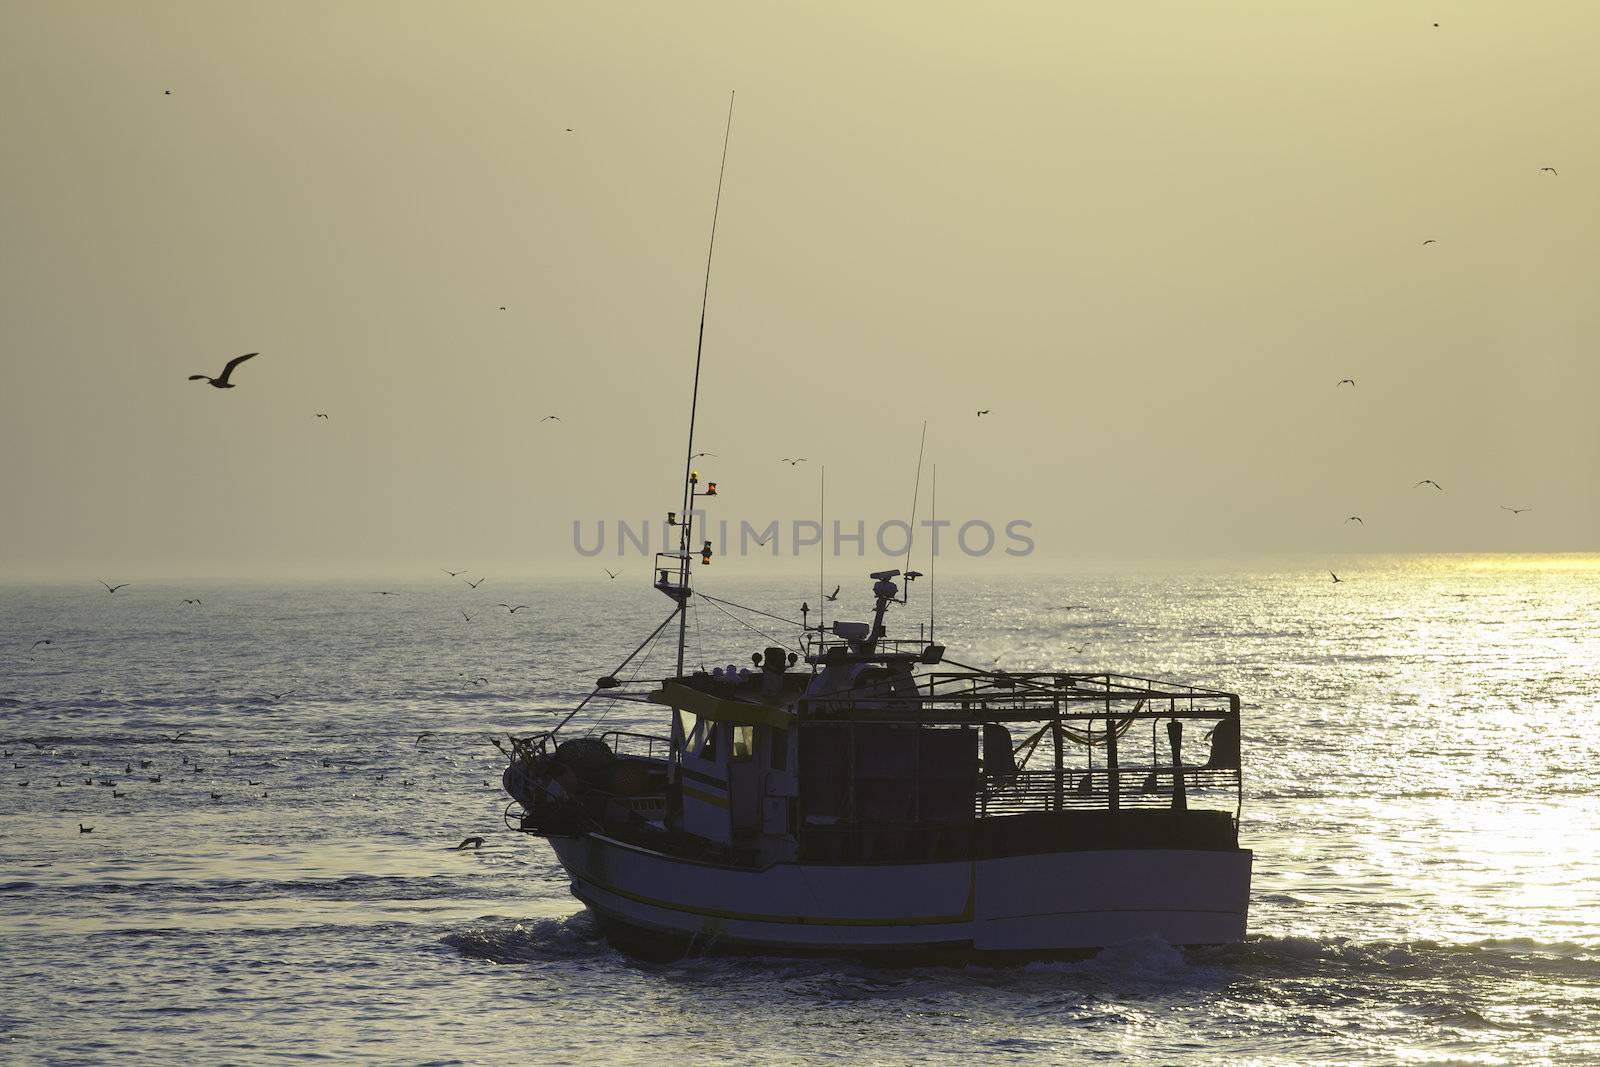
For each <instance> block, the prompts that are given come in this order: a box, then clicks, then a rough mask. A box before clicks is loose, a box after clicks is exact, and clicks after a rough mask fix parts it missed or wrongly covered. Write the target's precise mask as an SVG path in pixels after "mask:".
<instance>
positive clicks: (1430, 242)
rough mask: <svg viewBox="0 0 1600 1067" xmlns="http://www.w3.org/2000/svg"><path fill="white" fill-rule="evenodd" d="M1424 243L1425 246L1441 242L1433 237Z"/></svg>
mask: <svg viewBox="0 0 1600 1067" xmlns="http://www.w3.org/2000/svg"><path fill="white" fill-rule="evenodd" d="M1422 243H1423V244H1425V245H1436V244H1438V243H1439V242H1438V241H1436V240H1435V239H1433V238H1432V237H1430V238H1428V239H1427V240H1426V241H1424V242H1422Z"/></svg>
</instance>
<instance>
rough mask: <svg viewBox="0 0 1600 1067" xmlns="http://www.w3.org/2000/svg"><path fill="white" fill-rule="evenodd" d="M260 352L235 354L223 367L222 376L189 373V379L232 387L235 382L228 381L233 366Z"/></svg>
mask: <svg viewBox="0 0 1600 1067" xmlns="http://www.w3.org/2000/svg"><path fill="white" fill-rule="evenodd" d="M260 354H261V353H260V352H246V353H245V354H244V355H242V356H235V357H234V358H232V359H230V360H228V363H227V365H226V366H224V367H223V368H222V376H221V377H219V378H213V377H211V376H209V375H206V374H191V375H189V380H190V381H191V382H200V381H205V382H210V383H211V385H212V386H213V387H214V388H217V389H232V388H233V383H232V382H230V381H228V378H229V377H230V376H231V375H232V374H233V368H235V367H237V366H238V365H239V364H241V363H243V362H244V361H245V360H247V359H249V358H251V357H252V356H259V355H260Z"/></svg>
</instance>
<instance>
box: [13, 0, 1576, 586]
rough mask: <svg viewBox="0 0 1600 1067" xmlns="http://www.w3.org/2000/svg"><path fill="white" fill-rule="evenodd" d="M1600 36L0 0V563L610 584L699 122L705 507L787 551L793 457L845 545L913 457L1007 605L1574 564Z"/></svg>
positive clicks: (1556, 17) (950, 17) (1319, 25)
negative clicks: (1173, 578) (1015, 531)
mask: <svg viewBox="0 0 1600 1067" xmlns="http://www.w3.org/2000/svg"><path fill="white" fill-rule="evenodd" d="M1435 21H1437V22H1439V23H1440V25H1439V26H1437V27H1435V26H1434V25H1433V23H1434V22H1435ZM1596 40H1600V5H1594V4H1585V3H1573V2H1570V0H1569V2H1562V3H1530V2H1522V3H1515V4H1511V3H1505V2H1503V0H1481V2H1464V0H1451V2H1450V3H1448V4H1443V3H1431V4H1424V3H1410V2H1394V0H1383V2H1357V3H1352V2H1348V0H1341V2H1327V3H1312V2H1307V3H1292V4H1291V3H1263V2H1259V0H1257V2H1248V3H1247V2H1243V0H1238V2H1231V3H1221V2H1219V3H1209V4H1198V3H1194V2H1192V0H1183V2H1171V3H1154V2H1146V3H1141V4H1136V5H1135V4H1116V3H1096V4H1061V3H1039V4H1010V5H1004V4H1000V5H996V4H981V5H975V4H931V3H923V2H917V3H910V2H906V3H899V4H888V3H877V4H861V3H850V4H838V5H825V4H805V5H777V4H757V3H740V4H732V3H729V4H684V3H638V4H609V5H598V4H574V3H560V4H554V3H552V4H540V3H511V2H506V3H450V4H445V3H431V4H420V3H397V2H383V3H376V2H374V3H325V2H320V0H319V2H316V3H274V4H243V3H216V2H196V3H173V2H164V3H125V2H117V3H87V2H75V3H58V2H46V0H41V2H33V3H29V2H18V0H4V2H3V3H0V94H3V98H4V100H5V101H6V103H5V105H4V107H3V108H0V137H3V142H4V143H3V156H0V159H3V162H0V174H3V177H4V196H3V197H0V242H3V246H4V254H3V256H0V361H3V362H0V449H3V452H4V456H5V462H4V465H3V467H0V490H3V494H4V495H3V500H4V518H3V521H0V573H3V574H4V575H6V576H10V577H43V576H87V577H89V578H92V577H96V576H104V577H107V578H110V579H113V580H125V579H128V578H136V577H141V576H145V575H186V574H193V575H202V574H204V575H238V576H253V575H268V574H283V575H290V574H305V575H313V574H324V573H330V572H336V571H395V570H403V569H406V568H411V567H417V568H427V567H433V566H436V565H449V566H451V567H472V568H475V569H477V570H479V571H484V570H488V569H491V568H496V567H501V568H505V567H515V568H517V569H519V570H525V571H545V570H563V569H571V568H574V567H577V568H593V567H594V566H596V565H597V563H598V562H599V561H589V560H584V559H582V558H581V557H579V556H577V555H576V553H575V552H574V551H573V548H572V525H573V521H574V520H575V519H578V520H582V521H583V522H585V523H586V524H588V525H589V528H590V529H592V528H593V525H594V523H596V522H598V521H599V520H601V519H604V520H606V521H607V523H608V524H609V523H611V522H613V521H614V520H615V519H617V518H629V519H633V520H635V521H637V520H640V519H644V518H659V517H660V516H661V515H662V514H663V513H664V512H665V511H666V510H668V509H669V508H675V507H676V506H677V492H678V480H679V478H680V477H681V469H682V457H683V444H684V442H683V431H684V422H685V416H686V411H687V402H688V396H689V384H690V383H689V373H690V370H691V368H692V363H693V357H694V340H695V327H696V323H697V319H698V315H699V300H700V284H701V280H702V271H703V270H704V255H705V243H706V236H707V227H708V224H709V216H710V210H711V202H712V195H713V191H714V184H715V179H716V168H717V156H718V152H719V149H720V141H721V136H722V124H723V119H724V115H725V110H726V105H727V93H728V91H729V90H730V89H737V90H738V103H737V109H736V113H735V119H734V128H733V145H732V150H731V154H730V158H729V162H728V174H727V186H726V189H725V192H724V195H723V201H722V216H721V223H720V229H719V232H718V246H717V258H716V263H715V267H714V273H713V282H712V293H711V313H710V319H709V324H708V327H707V331H706V362H705V371H704V383H703V390H702V396H701V412H702V418H701V424H700V425H701V428H700V437H699V441H700V447H703V448H705V449H708V450H711V451H714V452H718V453H719V454H720V455H719V457H718V458H717V459H716V460H707V461H706V462H705V464H704V470H705V471H706V474H707V476H708V477H711V478H716V479H717V480H718V481H719V483H720V484H721V489H722V495H721V496H720V497H719V501H718V505H717V506H718V511H717V514H718V515H719V516H722V517H728V518H732V519H734V520H737V519H738V518H741V517H744V518H750V519H754V520H758V525H764V524H765V523H766V522H767V521H768V520H769V519H772V518H778V519H783V520H788V519H792V518H804V517H811V516H813V515H814V514H815V511H816V503H817V488H818V486H817V480H818V479H817V474H818V471H817V468H818V467H819V466H820V465H821V464H822V463H826V464H827V467H828V487H829V512H830V513H831V516H832V517H846V518H848V519H849V520H852V521H853V520H854V519H855V518H857V517H860V518H863V519H864V520H866V521H867V523H868V525H869V528H870V527H871V526H872V525H874V524H876V523H877V522H878V521H879V520H881V519H884V518H890V517H895V516H903V515H904V513H905V512H906V510H907V509H908V507H909V504H910V496H911V490H912V475H913V472H914V467H915V462H916V451H917V439H918V435H919V433H920V430H921V425H922V422H923V420H927V422H928V459H929V461H930V462H937V463H938V465H939V510H940V513H941V515H942V516H943V517H949V518H953V519H956V520H958V521H960V520H964V519H967V518H972V517H979V518H983V519H985V520H987V521H990V522H992V523H993V524H994V525H996V526H1002V525H1003V524H1004V523H1005V522H1007V521H1009V520H1012V519H1025V520H1028V521H1030V522H1032V524H1033V527H1032V531H1031V536H1032V537H1033V539H1034V541H1035V543H1036V545H1037V551H1036V556H1035V557H1034V559H1033V562H1034V563H1035V564H1049V563H1051V562H1066V561H1070V560H1073V559H1076V558H1082V557H1092V556H1097V555H1099V556H1104V555H1112V554H1130V553H1131V554H1143V553H1148V554H1153V555H1161V556H1169V557H1170V556H1185V555H1195V556H1201V555H1215V554H1219V553H1226V554H1250V553H1325V554H1327V555H1328V556H1329V558H1330V559H1337V558H1344V557H1345V556H1347V555H1348V554H1350V553H1353V552H1356V551H1361V550H1374V551H1447V550H1478V551H1541V550H1594V549H1600V494H1597V493H1596V491H1595V490H1596V476H1597V475H1600V429H1597V426H1600V415H1597V402H1600V369H1597V367H1600V360H1597V354H1600V344H1597V342H1600V302H1597V301H1596V299H1595V293H1596V290H1597V283H1600V269H1597V268H1600V211H1597V208H1596V204H1597V192H1600V182H1597V180H1596V179H1597V176H1600V144H1597V139H1596V137H1595V121H1596V115H1597V105H1600V64H1597V63H1596V62H1595V53H1594V43H1595V41H1596ZM168 89H170V90H171V95H170V96H169V95H165V92H164V91H165V90H168ZM569 127H570V128H571V132H570V133H569V132H567V129H568V128H569ZM1546 166H1550V167H1555V168H1556V169H1557V171H1558V172H1559V173H1558V174H1556V175H1551V174H1549V173H1545V172H1541V170H1540V168H1541V167H1546ZM1429 239H1432V240H1436V241H1437V243H1436V244H1431V245H1426V246H1424V245H1423V244H1422V242H1423V241H1424V240H1429ZM500 305H505V306H506V307H507V309H508V310H506V311H500V310H498V308H499V306H500ZM255 350H259V351H260V352H261V353H262V354H261V355H260V356H259V357H258V358H257V359H255V360H254V361H252V362H250V363H248V364H246V365H244V366H243V367H242V368H240V371H239V373H238V376H237V379H236V381H237V383H238V386H239V387H238V388H237V389H234V390H231V391H218V390H214V389H211V388H209V387H208V386H206V385H205V384H204V383H198V382H188V381H186V380H185V377H186V376H187V375H189V374H191V373H198V372H205V373H208V374H215V373H216V372H217V370H218V368H220V367H221V365H222V363H223V362H225V361H226V360H227V359H228V358H230V357H232V356H234V355H238V354H240V353H243V352H247V351H255ZM1345 377H1350V378H1354V379H1356V381H1357V382H1358V386H1357V388H1356V389H1353V390H1352V389H1349V388H1348V387H1347V388H1344V389H1336V388H1335V382H1336V381H1338V380H1339V379H1341V378H1345ZM978 408H988V409H991V410H992V412H993V414H991V415H989V416H985V417H984V418H983V419H982V420H981V421H980V420H979V419H977V418H976V417H975V415H974V411H975V410H976V409H978ZM316 412H327V413H328V414H329V415H330V416H331V418H330V419H329V420H328V421H326V422H323V421H321V420H316V419H314V418H313V415H314V413H316ZM549 413H556V414H559V415H560V416H561V417H562V420H563V421H562V422H560V423H555V422H547V423H540V422H539V419H540V417H541V416H543V415H546V414H549ZM786 456H788V457H793V456H805V457H808V459H809V462H808V463H806V464H802V465H799V466H797V467H791V466H789V465H787V464H783V463H780V462H779V460H780V458H781V457H786ZM1422 478H1432V479H1435V480H1437V481H1438V482H1439V483H1440V484H1441V485H1443V486H1444V487H1445V490H1446V491H1445V492H1444V493H1437V492H1434V491H1432V490H1430V489H1426V488H1423V489H1413V488H1412V486H1413V483H1415V482H1416V481H1417V480H1419V479H1422ZM927 490H928V486H927V483H926V481H925V482H924V486H923V499H924V501H926V499H927ZM1501 504H1508V505H1516V506H1519V507H1520V506H1530V507H1532V508H1533V509H1534V510H1532V511H1531V512H1528V513H1526V514H1523V515H1518V516H1515V517H1513V516H1512V515H1510V514H1509V513H1507V512H1505V511H1502V510H1500V509H1499V505H1501ZM1352 514H1357V515H1361V516H1363V517H1364V518H1365V525H1364V526H1356V525H1354V524H1348V525H1347V524H1345V523H1344V519H1345V517H1346V516H1347V515H1352ZM608 548H609V546H608ZM785 553H786V554H787V547H785ZM608 554H609V553H608ZM613 558H614V557H613ZM879 558H880V557H878V556H877V555H876V553H870V554H869V562H870V563H872V564H873V565H877V562H878V560H879ZM729 563H730V565H732V564H731V561H729ZM1014 564H1015V561H1013V560H1009V559H1004V558H1002V559H1000V560H998V561H996V562H995V566H1011V565H1014ZM611 565H612V566H613V568H615V564H614V563H612V564H611ZM738 566H739V567H742V568H744V567H748V568H751V569H754V567H755V566H756V565H753V564H739V565H738ZM641 569H642V568H641Z"/></svg>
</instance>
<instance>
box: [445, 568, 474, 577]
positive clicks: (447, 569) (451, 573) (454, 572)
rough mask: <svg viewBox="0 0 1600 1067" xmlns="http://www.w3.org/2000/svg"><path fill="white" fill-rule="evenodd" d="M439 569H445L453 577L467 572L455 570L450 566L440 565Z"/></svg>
mask: <svg viewBox="0 0 1600 1067" xmlns="http://www.w3.org/2000/svg"><path fill="white" fill-rule="evenodd" d="M439 569H440V570H442V571H444V572H445V573H446V574H448V575H449V576H450V577H452V578H459V577H461V576H462V575H463V574H465V573H467V572H466V571H453V570H451V569H450V568H448V567H440V568H439Z"/></svg>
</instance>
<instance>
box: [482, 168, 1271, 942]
mask: <svg viewBox="0 0 1600 1067" xmlns="http://www.w3.org/2000/svg"><path fill="white" fill-rule="evenodd" d="M724 161H726V140H725V141H724ZM720 199H721V178H720V176H719V179H718V202H719V203H720ZM715 234H716V227H715V211H714V212H713V224H712V248H713V249H714V248H715ZM709 280H710V258H709V253H708V260H707V291H708V292H709ZM704 322H705V298H704V297H702V307H701V341H700V344H699V345H698V346H697V351H696V356H695V390H694V397H695V399H694V400H693V401H691V407H690V411H691V414H690V420H689V446H688V450H687V452H688V456H689V458H688V460H687V461H686V463H685V467H684V480H683V487H682V497H681V500H680V503H679V508H680V510H678V511H675V512H670V513H668V515H667V523H668V525H669V528H675V529H676V530H677V534H678V536H677V545H676V549H675V550H674V551H669V552H663V553H659V554H657V556H656V558H655V566H654V568H653V571H652V584H653V585H654V587H655V589H656V590H657V591H659V592H660V593H662V594H664V595H665V596H666V597H667V598H668V599H669V600H670V601H671V602H672V608H671V612H670V614H668V616H667V617H666V619H665V620H663V621H662V623H661V625H660V626H658V627H657V628H656V630H655V631H654V632H653V633H652V634H650V635H649V637H648V638H646V640H645V641H644V642H643V643H641V645H640V646H639V648H636V649H635V650H634V653H633V654H632V655H630V656H629V657H628V658H627V659H625V660H624V661H623V663H622V664H620V665H619V666H618V668H617V669H616V670H613V671H612V672H611V673H609V674H607V675H604V676H602V677H601V678H599V679H598V681H597V683H596V684H595V686H594V688H593V691H592V692H591V693H590V694H589V696H588V697H586V698H585V699H584V700H583V701H582V702H581V703H579V704H578V705H577V707H575V708H574V709H572V711H571V712H570V713H568V714H567V715H566V717H565V718H563V719H562V720H561V722H560V723H559V724H557V725H556V726H555V727H554V728H553V729H550V730H546V731H543V732H540V733H537V734H533V735H529V736H508V737H506V738H504V739H499V740H496V744H497V745H498V746H499V747H500V749H501V751H502V752H503V753H504V754H505V755H506V756H507V758H508V764H507V767H506V769H505V773H504V775H503V784H504V787H505V790H506V792H507V793H508V794H509V795H510V797H511V802H510V804H509V806H508V808H507V819H508V825H510V826H511V827H512V828H514V829H516V830H520V831H522V832H524V833H528V834H533V835H537V836H540V837H543V838H545V839H546V840H547V841H548V842H549V844H550V846H551V848H552V849H553V850H554V852H555V856H556V858H557V860H558V861H559V862H560V864H561V866H562V867H563V868H565V870H566V872H567V874H568V876H569V877H570V879H571V888H572V894H573V896H575V897H576V898H577V899H578V900H579V901H581V902H582V903H583V904H584V905H585V906H586V907H587V908H588V909H589V910H590V912H592V913H593V915H594V916H595V918H596V919H597V920H598V921H599V923H600V924H601V926H602V927H603V928H604V929H605V930H606V931H607V933H608V934H609V935H610V936H611V937H612V938H613V939H614V940H615V941H616V942H618V943H619V944H622V945H624V946H626V947H629V948H632V949H635V950H637V951H641V952H646V953H650V954H667V955H674V954H680V953H684V952H708V951H721V950H730V951H734V950H743V951H754V952H763V953H772V954H810V953H830V954H850V955H864V956H879V955H884V954H888V955H900V956H907V955H919V956H927V955H938V956H944V955H955V956H962V957H966V956H980V957H981V956H1040V955H1055V954H1062V953H1072V952H1077V951H1084V950H1094V949H1099V948H1103V947H1105V946H1107V945H1112V944H1116V943H1118V942H1122V941H1126V940H1129V939H1133V938H1140V937H1150V936H1154V937H1159V938H1161V939H1163V940H1165V941H1166V942H1168V943H1170V944H1173V945H1200V944H1217V943H1223V942H1233V941H1239V940H1241V939H1243V937H1244V934H1245V922H1246V913H1247V911H1248V905H1249V895H1250V868H1251V853H1250V852H1249V851H1248V850H1247V849H1243V848H1241V847H1240V846H1239V834H1238V831H1239V813H1240V803H1241V794H1242V782H1241V768H1240V714H1239V697H1238V696H1237V695H1235V694H1233V693H1228V692H1222V691H1219V690H1212V689H1203V688H1199V687H1196V686H1191V685H1182V684H1177V683H1170V682H1162V681H1157V680H1154V679H1149V678H1142V677H1132V676H1127V675H1121V674H1115V673H1109V672H1103V671H1081V670H1067V669H1062V670H1018V671H1014V672H1011V671H1002V670H995V669H991V670H983V669H977V668H973V667H969V666H965V665H963V664H960V663H957V662H956V661H954V660H952V659H951V658H950V657H949V656H948V655H947V654H946V648H945V647H944V646H943V645H941V644H939V643H938V641H937V640H936V639H935V634H934V629H933V621H934V620H933V617H932V616H931V613H930V617H929V620H928V622H927V624H926V626H924V625H922V624H921V623H919V624H918V633H917V636H916V637H915V638H912V637H910V636H905V637H899V636H896V637H891V636H890V635H889V622H890V616H891V612H893V611H895V610H896V609H905V608H906V606H907V605H908V603H909V596H910V590H911V588H912V584H913V583H914V582H915V581H916V580H917V579H919V578H921V577H923V575H921V574H919V573H918V572H916V571H912V570H905V571H902V570H901V569H898V568H896V569H887V570H881V571H878V572H875V573H872V574H870V575H868V576H866V578H867V581H868V582H870V590H869V591H870V598H871V599H870V603H871V608H870V610H869V611H868V612H866V613H865V614H866V615H867V617H866V618H864V619H860V620H847V619H833V620H831V621H829V620H827V619H825V617H824V612H823V609H824V608H825V607H826V601H827V599H828V598H824V600H821V601H819V603H818V607H817V610H816V612H815V617H814V619H813V614H812V610H811V608H810V607H809V605H803V606H802V610H801V612H800V615H801V618H800V620H798V622H799V625H798V626H797V627H796V633H795V636H794V638H793V644H792V646H791V645H788V644H786V643H784V642H773V643H768V644H766V645H764V646H763V647H758V648H753V649H749V648H747V649H744V650H742V655H741V660H740V662H744V661H747V662H748V664H749V665H748V666H741V665H739V662H735V663H734V664H732V665H729V666H727V667H717V668H715V669H712V670H705V669H696V670H686V669H685V643H686V636H687V635H686V626H687V618H688V611H689V606H690V604H691V603H692V602H693V600H694V598H696V597H702V598H706V599H709V600H712V601H714V602H715V603H717V604H718V605H721V606H725V607H726V608H728V609H729V610H732V609H743V606H741V605H736V604H732V603H731V602H730V601H727V600H723V599H720V598H714V597H710V596H709V594H707V593H704V592H702V591H699V590H696V589H695V588H694V587H693V580H692V579H693V576H694V572H695V569H696V568H697V567H705V566H709V565H711V562H712V558H713V550H712V542H711V541H710V540H704V541H703V542H702V536H701V535H703V533H704V531H705V529H706V523H707V522H708V521H709V520H708V519H706V518H705V510H704V509H705V508H706V507H707V506H708V505H709V503H710V501H709V500H708V499H707V498H711V497H715V496H717V495H718V491H717V483H716V482H714V481H708V480H702V478H701V475H700V472H698V471H696V470H695V469H694V467H693V461H694V419H695V415H694V412H695V410H696V408H697V399H698V383H699V376H700V365H701V356H702V354H703V349H704ZM919 472H920V459H919ZM697 523H698V524H699V525H697ZM697 544H699V545H700V547H698V548H697V547H696V545H697ZM930 571H931V568H930ZM847 602H848V601H847ZM863 606H864V604H863ZM743 610H754V611H757V612H758V613H762V614H765V615H767V617H768V618H778V617H781V616H777V615H775V614H774V613H771V612H760V609H743ZM674 626H675V627H676V631H677V657H676V668H675V670H674V671H673V673H672V674H671V675H670V676H668V677H666V678H663V679H660V680H659V681H656V682H652V683H650V684H646V685H640V684H636V683H628V682H624V681H621V680H619V675H622V674H624V673H625V669H626V668H627V667H628V665H629V664H630V663H631V662H633V660H634V658H635V657H636V656H638V655H639V653H640V652H641V651H642V650H643V649H645V648H646V647H647V646H650V645H652V643H653V642H655V641H656V640H657V639H659V638H661V636H662V635H663V633H670V631H671V628H673V627H674ZM896 627H897V632H898V627H899V624H898V623H896ZM907 633H908V634H909V630H908V631H907ZM615 700H631V701H636V702H641V703H644V704H647V705H653V706H655V707H657V708H659V709H660V714H661V717H662V723H663V728H662V731H661V732H660V733H659V734H654V735H652V734H644V733H636V732H629V731H621V730H609V731H605V732H600V731H599V730H598V729H597V728H591V729H590V730H589V731H588V732H586V733H579V732H578V727H577V726H575V725H574V721H575V719H576V717H577V716H578V715H579V714H580V713H581V712H582V711H583V710H584V709H585V708H587V707H590V706H591V705H592V704H594V703H595V702H597V701H599V702H605V701H615ZM1147 732H1148V734H1149V743H1148V747H1146V745H1145V734H1146V733H1147ZM1186 742H1187V747H1186ZM1193 754H1198V755H1199V756H1202V757H1203V758H1195V757H1194V755H1193Z"/></svg>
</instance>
